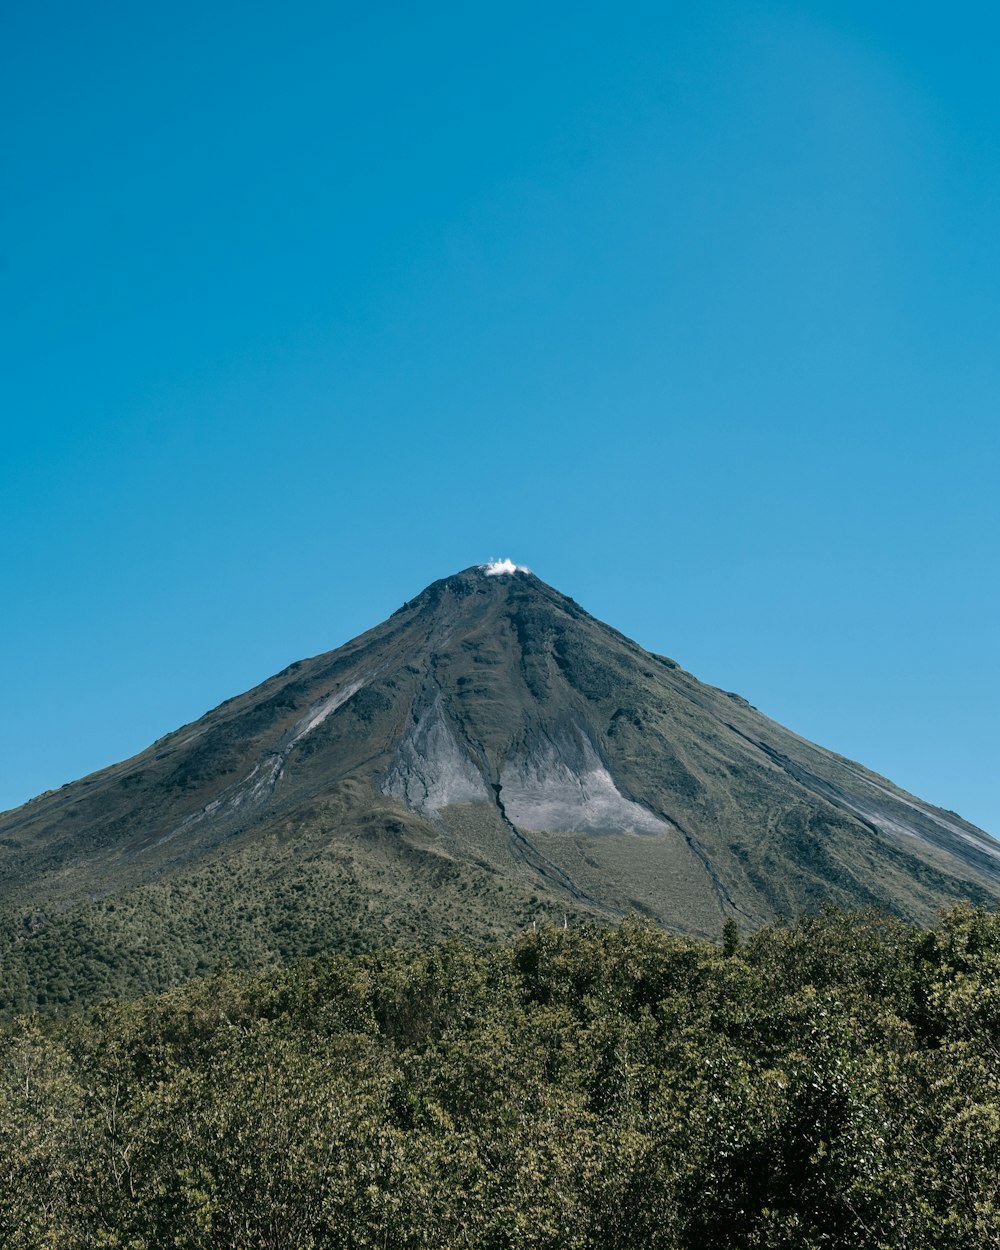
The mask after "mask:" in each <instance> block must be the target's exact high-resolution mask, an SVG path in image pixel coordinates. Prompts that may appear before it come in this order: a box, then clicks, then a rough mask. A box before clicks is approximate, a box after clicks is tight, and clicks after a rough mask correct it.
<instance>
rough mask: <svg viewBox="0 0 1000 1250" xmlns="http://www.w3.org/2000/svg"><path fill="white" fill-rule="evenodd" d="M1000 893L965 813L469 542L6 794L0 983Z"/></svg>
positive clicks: (687, 928)
mask: <svg viewBox="0 0 1000 1250" xmlns="http://www.w3.org/2000/svg"><path fill="white" fill-rule="evenodd" d="M998 897H1000V846H998V844H997V843H996V842H994V841H993V839H991V838H990V837H988V836H987V835H986V834H984V833H983V832H982V831H981V830H977V829H975V828H974V827H973V826H972V825H969V824H968V823H967V822H965V821H963V820H962V819H961V818H960V817H958V816H956V815H955V814H954V813H950V812H945V811H941V810H940V809H937V808H934V807H932V806H931V805H929V804H926V803H923V802H921V801H920V800H918V799H916V798H914V797H913V796H911V795H907V794H905V793H903V792H902V791H900V790H898V789H897V788H896V787H894V786H892V785H891V783H890V782H888V781H886V780H885V779H884V778H881V777H878V776H876V775H875V774H873V773H871V772H869V771H867V770H865V769H864V768H862V767H861V766H860V765H857V764H854V763H852V762H851V761H849V760H845V759H843V758H841V757H839V756H837V755H835V754H833V753H831V752H829V751H826V750H824V749H823V748H820V747H818V746H815V745H813V744H811V743H808V742H806V741H804V740H803V739H801V738H799V737H797V736H796V735H795V734H792V733H790V732H789V731H787V730H785V729H783V728H782V727H781V726H780V725H777V724H775V723H774V722H773V721H770V720H768V719H767V718H766V717H764V716H762V715H760V713H758V712H757V711H756V710H755V709H753V708H752V707H750V705H749V704H748V703H746V701H745V700H743V699H741V698H739V697H738V696H736V695H732V694H727V693H725V692H723V691H719V690H716V689H713V688H712V687H710V686H707V685H705V684H703V683H701V682H699V681H697V680H696V679H695V678H694V677H692V676H691V675H690V674H688V673H685V672H684V671H683V670H682V669H681V668H679V667H678V665H677V664H675V663H674V662H673V661H671V660H667V659H665V658H664V657H662V656H656V655H653V654H651V653H649V652H647V651H645V650H643V649H642V648H641V647H640V646H638V645H637V644H636V643H634V642H632V641H630V640H629V639H628V638H625V637H624V636H623V635H621V634H619V633H618V632H617V631H615V630H614V629H611V628H610V627H609V626H607V625H604V624H603V623H601V622H600V621H597V620H595V619H594V618H593V617H591V616H589V615H588V614H587V613H586V612H585V611H584V610H583V609H582V608H580V607H579V605H577V604H576V603H574V601H573V600H572V599H569V598H567V597H566V596H564V595H562V594H560V593H559V592H558V591H556V590H554V589H553V588H552V587H551V586H547V585H546V584H545V583H544V582H542V581H540V580H539V579H538V578H537V577H534V576H532V575H530V574H527V573H521V572H518V573H515V574H512V575H508V576H498V577H489V576H487V575H486V574H485V573H484V571H483V570H482V569H476V568H474V569H468V570H465V571H464V572H462V573H459V574H456V575H455V576H453V577H449V578H445V579H443V580H442V581H440V582H435V583H434V584H433V585H432V586H430V587H428V588H427V589H426V590H425V591H423V592H422V593H421V594H420V595H418V596H417V597H416V598H415V599H414V600H412V601H410V602H409V603H407V604H405V605H404V606H403V607H402V608H401V609H400V610H399V611H398V612H396V613H395V614H394V615H393V616H392V617H390V618H389V619H388V620H387V621H385V622H383V623H382V624H381V625H379V626H377V627H376V628H374V629H373V630H370V631H369V632H368V633H366V634H363V635H361V636H360V637H359V638H357V639H355V640H353V641H352V642H349V643H347V644H346V645H345V646H343V647H341V648H339V649H338V650H336V651H332V652H329V653H327V654H324V655H321V656H317V657H314V658H312V659H309V660H303V661H301V662H298V663H296V664H293V665H291V666H290V667H289V668H287V669H286V670H284V671H283V672H282V673H279V674H277V675H276V676H275V677H272V678H270V679H269V680H268V681H266V682H264V683H263V684H262V685H261V686H259V687H257V688H256V689H254V690H251V691H249V692H247V693H246V694H243V695H240V696H238V697H236V698H234V699H231V700H228V701H227V702H226V703H224V704H222V705H221V706H220V707H218V708H216V709H215V710H213V711H212V712H209V713H208V714H207V715H206V716H204V717H202V718H201V720H199V721H197V722H195V723H194V724H191V725H187V726H184V727H183V728H182V729H179V730H177V731H176V732H174V733H172V734H168V735H167V736H166V737H164V738H163V739H161V740H160V741H158V742H156V743H154V744H153V745H152V746H151V747H150V748H149V749H148V750H147V751H144V752H142V753H141V754H140V755H138V756H136V757H134V758H133V759H130V760H127V761H124V762H122V763H120V764H116V765H113V766H112V767H110V768H108V769H105V770H103V771H102V772H100V773H96V774H94V775H93V776H92V777H88V778H84V779H83V780H82V781H79V782H74V783H72V784H71V785H67V786H65V787H63V788H62V789H61V790H58V791H55V792H52V793H49V794H45V795H42V796H40V797H39V798H37V799H35V800H33V801H32V802H31V803H28V804H26V805H25V806H24V807H22V808H19V809H17V810H16V811H13V812H8V813H5V814H3V815H0V942H2V944H3V952H2V953H3V959H2V961H0V1010H7V1011H10V1010H12V1009H23V1008H25V1007H29V1006H32V1005H38V1006H40V1007H46V1008H47V1007H51V1006H52V1005H53V1004H56V1005H67V1004H71V1003H74V1002H81V1001H83V1002H87V1001H89V1002H93V1001H96V1000H97V999H99V998H101V997H104V996H106V995H107V994H108V993H110V992H114V993H121V992H128V993H135V992H142V991H144V990H150V989H159V988H163V987H165V986H167V985H170V984H174V983H177V982H179V981H182V980H184V979H185V978H186V977H187V976H189V975H191V974H192V973H204V972H207V971H211V970H212V969H213V968H216V967H218V966H220V963H221V962H226V961H228V962H231V963H232V964H234V965H235V966H237V967H253V966H261V965H267V964H270V963H274V962H278V961H280V960H282V959H287V958H291V957H294V956H296V955H299V954H303V953H309V952H311V951H315V950H320V949H336V950H341V951H353V950H358V949H366V948H372V947H374V946H378V945H381V944H383V943H384V942H385V941H386V940H389V941H400V942H406V941H421V942H427V941H430V940H433V939H435V938H437V937H442V936H446V935H464V936H466V937H468V938H470V939H476V940H478V939H492V938H497V937H506V936H512V935H514V934H516V933H517V932H519V931H520V930H521V929H523V928H524V926H525V925H526V924H527V923H529V922H530V920H531V919H536V920H537V919H542V918H545V917H546V916H550V917H551V916H557V917H558V916H560V915H561V914H563V913H568V914H570V915H571V916H574V917H576V916H591V917H595V918H602V919H604V920H606V921H607V920H611V921H613V920H615V919H619V918H620V917H622V916H623V915H627V914H630V913H635V912H638V913H641V914H643V915H645V916H647V917H649V918H650V919H652V920H654V921H655V922H656V923H657V924H659V925H661V926H663V927H664V928H666V929H669V930H671V931H674V932H682V933H690V934H694V935H701V936H706V935H712V934H715V933H717V932H718V930H719V926H720V925H721V924H722V922H723V920H724V919H725V918H727V917H729V918H733V919H735V920H736V921H737V923H738V924H739V925H740V927H741V928H742V929H743V930H744V931H747V932H749V931H752V930H753V929H754V928H755V927H757V926H758V925H760V924H762V923H765V922H767V921H768V920H770V919H773V918H774V917H775V916H778V915H799V914H801V913H803V912H807V911H815V910H816V909H817V908H819V907H820V906H822V905H823V904H824V903H826V902H831V901H832V902H835V903H837V904H839V905H842V906H845V907H857V906H866V905H875V906H878V907H880V908H884V909H886V910H888V911H891V912H894V913H896V914H898V915H901V916H905V917H908V918H911V919H914V920H917V921H918V922H927V921H928V920H930V919H931V918H932V917H933V916H934V914H935V912H936V909H937V908H938V907H939V906H941V905H942V904H947V903H951V902H956V901H959V900H971V901H973V902H975V903H987V904H993V903H995V902H996V900H997V899H998Z"/></svg>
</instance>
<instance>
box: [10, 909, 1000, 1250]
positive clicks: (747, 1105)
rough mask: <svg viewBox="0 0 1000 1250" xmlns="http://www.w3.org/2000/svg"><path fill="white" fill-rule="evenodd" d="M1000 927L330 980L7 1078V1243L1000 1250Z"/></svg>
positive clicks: (564, 937) (586, 946)
mask: <svg viewBox="0 0 1000 1250" xmlns="http://www.w3.org/2000/svg"><path fill="white" fill-rule="evenodd" d="M998 973H1000V919H998V918H997V917H995V916H990V915H987V914H985V913H983V912H980V911H975V910H971V909H959V910H956V911H953V912H951V913H949V914H948V915H946V916H945V917H943V918H942V920H941V922H940V923H939V925H938V926H937V927H936V928H935V929H932V930H916V929H911V928H909V927H907V926H905V925H904V924H902V923H900V922H896V921H891V920H887V919H884V918H881V917H877V916H872V915H845V914H839V913H829V914H826V915H824V916H822V917H818V918H813V919H808V920H803V921H801V922H800V923H797V924H795V925H793V926H790V927H771V928H767V929H764V930H761V931H760V932H759V933H757V934H756V935H755V936H754V937H753V938H752V939H751V940H750V941H749V942H748V943H747V944H746V945H741V944H740V942H739V938H738V935H737V934H736V932H735V930H733V931H732V932H728V933H727V934H726V935H725V942H724V944H723V946H722V947H721V948H720V947H717V946H713V945H710V944H708V943H700V942H696V941H693V940H690V939H682V938H676V937H670V936H667V935H665V934H664V933H662V932H660V931H658V930H655V929H652V928H645V927H641V926H638V925H636V924H632V923H626V924H624V925H622V926H621V928H618V929H603V930H593V931H581V932H574V931H573V930H572V929H571V930H570V931H569V932H563V931H562V930H559V929H544V930H540V931H538V932H534V933H529V934H527V935H526V936H525V937H524V938H523V939H521V940H520V941H519V942H517V943H516V944H514V945H511V946H503V947H493V948H490V949H488V950H485V951H483V950H475V949H471V948H466V947H463V946H459V945H448V946H439V947H437V948H435V949H433V950H431V951H426V952H424V953H421V954H413V953H406V954H404V953H400V952H395V951H390V952H388V953H386V954H382V955H378V956H371V955H369V956H362V957H358V958H354V959H348V958H342V957H332V958H323V957H321V958H315V959H311V960H307V961H304V962H301V963H299V964H297V965H294V966H293V967H290V968H286V969H283V970H280V971H276V972H270V973H268V974H266V975H264V976H259V977H256V978H250V977H241V976H236V975H231V976H221V977H216V978H214V979H212V980H208V981H200V982H194V983H191V984H190V985H188V986H186V987H184V988H182V989H176V990H172V991H170V992H169V993H166V994H164V995H162V996H160V997H157V998H151V999H145V1000H141V1001H138V1002H131V1003H119V1004H116V1005H113V1006H108V1007H104V1008H101V1009H99V1010H97V1011H95V1012H92V1013H91V1014H89V1015H88V1016H76V1017H70V1018H68V1019H64V1020H61V1021H59V1020H51V1019H48V1020H46V1019H40V1018H38V1017H30V1018H21V1019H20V1020H18V1021H17V1022H15V1023H14V1024H13V1025H11V1026H8V1027H7V1028H6V1029H5V1031H4V1033H3V1035H2V1039H0V1041H2V1049H3V1060H2V1064H0V1073H2V1076H0V1243H2V1245H3V1246H4V1247H5V1248H7V1247H9V1248H10V1250H26V1248H28V1247H31V1248H34V1247H46V1248H51V1250H64V1248H65V1250H70V1248H73V1250H76V1248H78V1247H79V1248H81V1250H82V1248H83V1247H88V1248H90V1247H94V1248H97V1247H112V1246H115V1247H130V1248H131V1250H162V1248H165V1247H189V1248H191V1250H194V1248H198V1250H202V1248H204V1250H208V1248H209V1247H211V1248H213V1250H216V1248H217V1250H243V1248H246V1250H249V1248H250V1247H254V1248H258V1247H268V1248H271V1250H279V1248H282V1250H284V1248H288V1250H291V1248H292V1247H295V1248H301V1250H306V1248H309V1247H316V1248H318V1247H330V1248H337V1250H341V1248H343V1250H346V1248H348V1247H350V1248H354V1247H359V1248H360V1247H390V1248H393V1250H409V1248H411V1247H412V1248H414V1250H416V1248H417V1247H421V1248H423V1247H426V1248H427V1250H431V1248H433V1250H445V1248H451V1247H455V1248H457V1247H477V1248H479V1247H481V1248H483V1250H486V1248H490V1250H508V1248H520V1247H524V1248H527V1247H548V1248H551V1250H557V1248H558V1250H582V1248H583V1247H593V1248H594V1250H616V1248H624V1247H643V1248H644V1250H645V1248H647V1247H648V1248H649V1250H657V1248H663V1250H668V1248H669V1250H675V1248H676V1250H680V1248H684V1250H711V1248H712V1247H732V1248H734V1250H735V1248H736V1247H739V1248H740V1250H744V1248H752V1247H788V1248H789V1250H791V1248H792V1247H794V1248H795V1250H802V1248H809V1247H820V1246H830V1247H880V1246H882V1247H892V1248H893V1250H898V1248H905V1247H913V1248H914V1250H917V1248H919V1250H924V1248H926V1247H954V1248H955V1250H976V1248H978V1247H997V1246H1000V1180H998V1168H997V1159H998V1157H1000V980H998Z"/></svg>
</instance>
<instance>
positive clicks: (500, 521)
mask: <svg viewBox="0 0 1000 1250" xmlns="http://www.w3.org/2000/svg"><path fill="white" fill-rule="evenodd" d="M6 23H7V24H6V28H5V35H4V39H3V45H2V51H0V112H2V116H3V118H4V119H5V124H6V127H7V129H8V131H9V133H7V134H6V135H5V137H4V145H3V150H4V159H3V162H2V166H0V177H2V179H3V185H2V187H0V223H2V229H0V315H2V318H3V325H2V327H0V329H2V333H0V353H2V360H0V366H2V371H0V388H2V395H0V397H2V403H3V413H4V415H3V422H4V438H3V443H2V454H0V527H2V535H3V543H2V557H0V559H2V567H0V594H2V603H0V609H2V612H0V640H2V645H3V681H2V690H3V694H2V702H0V760H2V764H0V807H6V806H12V805H14V804H16V803H18V802H21V801H23V800H24V799H27V798H28V797H29V796H30V795H32V794H35V793H37V792H38V791H41V790H43V789H45V788H49V787H54V786H58V785H60V784H61V783H62V782H64V781H67V780H70V779H72V778H74V777H77V776H80V775H82V774H84V773H86V772H88V771H91V770H93V769H95V768H98V767H100V766H102V765H104V764H108V763H111V762H112V761H114V760H116V759H119V758H122V757H124V756H126V755H129V754H132V753H134V752H135V751H137V750H139V749H141V748H142V747H143V746H145V745H146V744H147V743H148V742H150V741H151V740H152V739H154V738H156V737H158V736H159V735H161V734H163V733H165V732H167V731H168V730H170V729H172V728H174V727H176V726H177V725H179V724H181V723H183V722H186V721H189V720H192V719H194V718H196V717H197V716H199V715H200V714H201V713H202V712H204V711H205V710H207V709H208V708H209V707H211V706H214V705H215V704H216V703H218V702H219V701H220V700H222V699H223V698H226V697H228V696H229V695H232V694H235V693H237V692H238V691H240V690H243V689H246V688H247V687H249V686H251V685H253V684H255V683H256V682H258V681H260V680H262V679H263V678H265V677H266V676H268V675H269V674H271V673H272V672H274V671H276V670H278V669H280V668H282V667H283V666H284V665H285V664H287V663H289V662H290V661H291V660H293V659H296V658H298V657H300V656H303V655H309V654H314V653H316V652H319V651H325V650H329V649H331V648H333V647H335V646H338V645H339V644H341V643H342V642H344V641H346V640H347V639H348V638H350V637H351V636H353V635H354V634H356V633H358V632H360V631H361V630H362V629H365V628H367V627H368V626H370V625H372V624H375V623H376V622H377V621H379V620H381V619H382V618H384V617H385V616H386V615H387V614H388V613H389V612H391V611H392V610H393V609H395V608H396V607H398V606H399V604H400V603H402V602H403V601H404V600H405V599H407V598H409V597H411V596H412V595H413V594H415V593H416V592H417V591H419V590H420V589H421V588H422V587H423V586H424V585H425V584H426V583H428V582H429V581H431V580H433V579H434V578H436V577H440V576H444V575H446V574H448V573H451V572H454V571H456V570H457V569H460V568H463V567H465V566H467V565H469V564H473V563H478V562H480V561H483V560H486V559H488V558H490V557H491V556H507V555H509V556H511V557H512V558H513V559H514V560H516V561H518V562H520V563H524V564H527V565H529V566H531V568H532V569H533V570H535V571H536V572H537V573H538V574H539V575H540V576H541V577H543V578H544V579H545V580H546V581H549V582H551V583H553V584H554V585H556V586H557V587H559V589H561V590H563V591H565V592H566V593H568V594H570V595H572V596H573V597H574V598H576V599H577V600H578V601H579V602H581V603H582V604H583V605H584V606H585V607H586V608H588V609H589V610H590V611H591V612H593V613H594V614H595V615H597V616H599V617H602V618H603V619H605V620H607V621H609V622H610V623H611V624H613V625H615V626H616V627H618V628H619V629H621V630H623V631H624V632H625V633H627V634H630V635H631V636H633V637H634V638H636V639H637V640H638V641H639V642H641V643H643V644H644V645H645V646H647V647H649V648H651V649H653V650H657V651H661V652H665V653H666V654H668V655H671V656H673V657H674V658H675V659H677V660H678V661H679V662H680V663H681V664H683V665H684V667H685V668H688V669H689V670H691V671H692V672H694V673H695V674H696V675H697V676H699V677H701V678H703V679H704V680H707V681H710V682H712V683H714V684H717V685H721V686H724V687H725V688H727V689H732V690H737V691H739V692H741V693H742V694H744V695H746V696H747V697H748V698H749V699H750V700H751V702H753V703H754V704H756V705H757V706H759V707H760V708H761V710H763V711H765V712H767V713H768V714H770V715H772V716H774V717H775V718H777V719H778V720H780V721H782V722H783V723H785V724H787V725H788V726H790V727H791V728H793V729H795V730H797V731H799V732H801V733H803V734H805V735H806V736H808V737H811V738H813V739H814V740H817V741H819V742H821V743H823V744H824V745H826V746H830V747H832V748H834V749H836V750H839V751H841V752H843V753H844V754H847V755H849V756H851V757H853V758H856V759H859V760H861V761H862V762H863V763H865V764H867V765H868V766H870V767H873V768H875V769H877V770H879V771H881V772H883V773H885V774H887V775H888V776H889V777H891V778H892V779H893V780H895V781H896V782H898V783H899V784H901V785H903V786H905V787H906V788H908V789H910V790H912V791H914V792H915V793H917V794H918V795H920V796H921V797H923V798H927V799H929V800H931V801H933V802H936V803H939V804H941V805H943V806H946V807H950V808H954V809H955V810H957V811H959V812H960V813H961V814H963V815H965V816H966V817H967V818H969V819H971V820H973V821H975V822H976V823H978V824H980V825H982V826H984V827H985V828H987V829H988V830H990V831H991V832H993V833H996V834H1000V796H998V793H997V777H998V773H1000V769H998V762H1000V749H998V748H1000V730H998V706H1000V665H998V660H997V639H998V636H1000V628H998V626H1000V621H998V617H1000V590H998V581H1000V579H998V573H1000V567H998V555H997V549H998V535H1000V505H998V494H1000V492H998V489H997V487H998V476H1000V454H998V453H1000V435H998V397H1000V342H998V340H1000V308H998V303H1000V231H998V229H997V222H998V220H1000V157H998V153H1000V92H998V90H997V82H998V81H1000V63H998V62H1000V51H998V49H1000V16H998V15H997V11H996V10H995V8H994V7H993V6H989V5H986V4H981V3H980V4H974V5H961V4H960V5H958V6H952V7H950V8H947V7H945V8H942V6H941V5H940V4H934V5H931V4H916V5H914V4H905V5H904V4H879V3H871V0H868V2H866V3H860V2H859V3H854V2H852V0H838V2H836V3H833V2H831V3H789V4H784V5H779V4H767V3H761V4H755V3H746V2H741V3H729V4H727V3H713V2H712V0H709V2H708V3H702V4H691V3H684V4H679V3H678V4H672V3H668V4H665V3H662V0H660V2H657V3H648V4H647V3H628V2H627V0H625V2H624V3H621V2H619V3H615V4H610V3H605V4H588V3H574V4H549V5H538V4H530V5H529V4H524V3H521V2H520V0H504V3H502V4H499V3H492V0H486V2H484V3H477V4H468V3H463V4H457V3H456V4H434V3H429V4H426V5H414V4H398V5H397V4H373V5H358V4H350V5H347V4H336V3H323V4H320V3H296V2H295V0H290V2H288V3H285V4H283V5H281V6H279V5H276V4H269V5H259V4H254V3H240V4H238V5H237V4H227V3H217V4H210V5H205V4H203V3H198V4H193V3H189V2H188V0H176V2H174V3H171V4H169V5H153V6H150V5H135V4H124V3H120V4H119V3H107V2H102V3H97V4H94V5H78V4H73V5H70V4H53V3H46V2H45V0H40V3H38V4H33V5H19V6H15V8H14V9H12V10H11V11H10V12H9V13H8V15H7V18H6Z"/></svg>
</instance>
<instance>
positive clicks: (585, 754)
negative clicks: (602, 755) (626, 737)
mask: <svg viewBox="0 0 1000 1250" xmlns="http://www.w3.org/2000/svg"><path fill="white" fill-rule="evenodd" d="M500 795H501V798H502V799H503V804H504V809H505V810H506V812H507V815H508V816H509V817H510V819H511V820H512V821H513V823H514V824H515V825H517V826H518V828H520V829H526V830H531V831H533V832H535V833H543V832H545V831H549V832H551V833H611V834H613V833H662V832H663V830H665V829H666V827H667V825H666V822H665V821H663V820H660V819H659V818H658V817H656V816H654V815H653V813H652V812H650V811H648V810H647V809H646V808H644V807H642V806H640V804H638V803H633V802H632V801H631V800H630V799H627V798H625V796H624V795H623V794H622V793H621V791H620V790H619V789H618V787H617V786H616V785H615V782H614V779H613V778H612V776H611V774H610V773H609V772H608V770H607V768H606V767H605V765H604V764H603V762H602V761H601V760H600V759H599V758H598V755H597V752H596V751H595V749H594V746H593V744H592V743H591V742H590V740H589V739H588V738H587V737H585V736H584V735H583V734H582V733H578V734H576V735H574V734H572V733H571V732H564V733H563V734H561V735H558V736H557V737H555V738H545V739H543V740H542V741H536V742H535V744H534V749H533V750H532V751H531V752H530V753H525V754H523V755H518V756H516V757H514V758H513V759H510V760H508V761H507V762H506V763H505V764H504V766H503V770H502V771H501V773H500Z"/></svg>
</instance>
